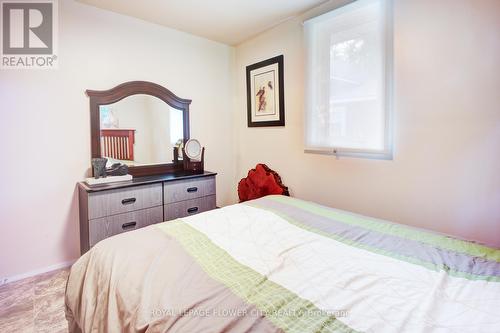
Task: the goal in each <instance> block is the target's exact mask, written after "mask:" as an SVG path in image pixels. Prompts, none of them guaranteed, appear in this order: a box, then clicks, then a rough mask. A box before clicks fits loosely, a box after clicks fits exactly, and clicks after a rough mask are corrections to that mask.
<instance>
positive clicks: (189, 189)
mask: <svg viewBox="0 0 500 333" xmlns="http://www.w3.org/2000/svg"><path fill="white" fill-rule="evenodd" d="M187 191H188V192H189V193H192V192H198V188H197V187H189V188H188V189H187Z"/></svg>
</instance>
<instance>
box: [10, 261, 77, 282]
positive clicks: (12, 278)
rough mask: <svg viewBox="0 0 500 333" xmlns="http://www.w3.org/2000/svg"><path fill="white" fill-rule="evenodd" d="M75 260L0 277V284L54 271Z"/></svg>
mask: <svg viewBox="0 0 500 333" xmlns="http://www.w3.org/2000/svg"><path fill="white" fill-rule="evenodd" d="M75 261H76V259H75V260H69V261H65V262H61V263H59V264H55V265H51V266H47V267H44V268H39V269H35V270H33V271H30V272H26V273H23V274H19V275H15V276H8V277H1V278H0V286H1V285H4V284H7V283H10V282H14V281H19V280H22V279H26V278H29V277H32V276H35V275H39V274H43V273H47V272H51V271H55V270H57V269H61V268H66V267H69V266H71V265H73V264H74V263H75Z"/></svg>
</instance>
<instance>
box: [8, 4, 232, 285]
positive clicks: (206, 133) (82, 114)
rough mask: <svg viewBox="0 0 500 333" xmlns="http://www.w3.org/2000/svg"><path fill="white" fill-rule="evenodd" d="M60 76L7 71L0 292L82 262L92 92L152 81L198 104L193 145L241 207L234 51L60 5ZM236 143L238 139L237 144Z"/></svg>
mask: <svg viewBox="0 0 500 333" xmlns="http://www.w3.org/2000/svg"><path fill="white" fill-rule="evenodd" d="M59 20H60V22H59V61H60V62H59V69H58V70H46V71H44V70H2V71H0V101H1V102H0V117H1V118H0V152H1V156H2V157H1V163H0V174H1V175H2V177H1V178H2V179H1V185H0V283H1V281H2V278H3V277H11V276H15V275H18V274H24V273H29V272H32V271H36V270H38V269H43V268H46V267H48V266H51V265H56V264H59V263H61V262H65V261H70V260H73V259H76V258H77V257H78V256H79V231H78V206H77V196H76V192H75V184H76V182H78V181H81V180H82V179H83V178H84V177H85V176H86V173H87V169H88V168H89V164H90V128H89V126H90V125H89V124H90V120H89V101H88V98H87V97H86V96H85V93H84V92H85V89H97V90H100V89H109V88H112V87H114V86H116V85H118V84H120V83H122V82H125V81H131V80H147V81H152V82H156V83H158V84H161V85H164V86H165V87H167V88H169V89H170V90H171V91H172V92H174V93H175V94H177V95H178V96H180V97H183V98H190V99H192V100H193V103H192V104H191V136H192V137H196V138H198V139H200V142H202V143H203V144H204V145H205V146H206V149H207V150H206V168H207V169H208V170H213V171H217V172H219V176H218V177H217V189H218V193H217V194H218V196H217V200H218V204H219V205H224V204H227V203H229V202H233V201H234V194H233V193H232V192H234V186H233V182H234V178H235V177H234V159H233V156H232V155H231V154H228V153H227V149H229V151H232V150H233V148H232V142H233V141H234V140H233V139H232V138H231V137H229V140H227V141H226V142H225V143H224V145H225V147H224V150H223V149H221V148H220V143H221V137H220V133H226V135H229V134H230V133H232V130H231V129H232V123H233V121H232V112H233V109H232V107H231V106H230V105H228V103H226V102H225V98H227V96H231V90H230V89H231V82H230V81H231V78H232V76H231V75H232V69H233V66H234V49H233V48H230V47H228V46H226V45H223V44H219V43H215V42H212V41H209V40H206V39H203V38H199V37H195V36H192V35H189V34H186V33H182V32H178V31H175V30H172V29H167V28H164V27H161V26H158V25H154V24H149V23H146V22H143V21H140V20H136V19H132V18H129V17H125V16H120V15H117V14H113V13H110V12H106V11H103V10H100V9H96V8H93V7H90V6H86V5H83V4H79V3H75V2H73V1H69V0H64V1H59ZM228 133H229V134H228Z"/></svg>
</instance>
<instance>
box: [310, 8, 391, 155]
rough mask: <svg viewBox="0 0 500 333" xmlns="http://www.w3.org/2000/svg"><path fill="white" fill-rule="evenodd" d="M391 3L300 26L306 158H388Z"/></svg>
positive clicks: (340, 10)
mask: <svg viewBox="0 0 500 333" xmlns="http://www.w3.org/2000/svg"><path fill="white" fill-rule="evenodd" d="M390 9H391V8H390V0H358V1H355V2H353V3H350V4H348V5H346V6H343V7H341V8H338V9H335V10H333V11H331V12H328V13H326V14H323V15H321V16H318V17H315V18H312V19H310V20H308V21H306V22H305V23H304V27H305V40H306V48H307V56H306V75H307V79H306V80H307V81H306V127H305V131H306V132H305V140H306V142H305V144H306V152H317V153H329V154H338V155H341V156H342V155H343V156H358V157H373V158H385V159H391V158H392V138H391V99H392V93H391V87H392V23H391V15H390Z"/></svg>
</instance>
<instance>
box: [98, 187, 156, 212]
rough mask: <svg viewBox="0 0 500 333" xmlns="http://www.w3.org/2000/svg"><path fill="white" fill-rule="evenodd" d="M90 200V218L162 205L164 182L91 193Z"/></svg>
mask: <svg viewBox="0 0 500 333" xmlns="http://www.w3.org/2000/svg"><path fill="white" fill-rule="evenodd" d="M88 200H89V202H88V210H89V212H88V213H89V219H90V220H91V219H96V218H100V217H105V216H110V215H116V214H121V213H126V212H131V211H135V210H139V209H144V208H151V207H156V206H161V205H162V204H163V202H162V184H161V183H157V184H151V185H141V186H134V187H129V188H124V189H117V190H110V191H103V192H97V193H91V194H90V195H89V199H88Z"/></svg>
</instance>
